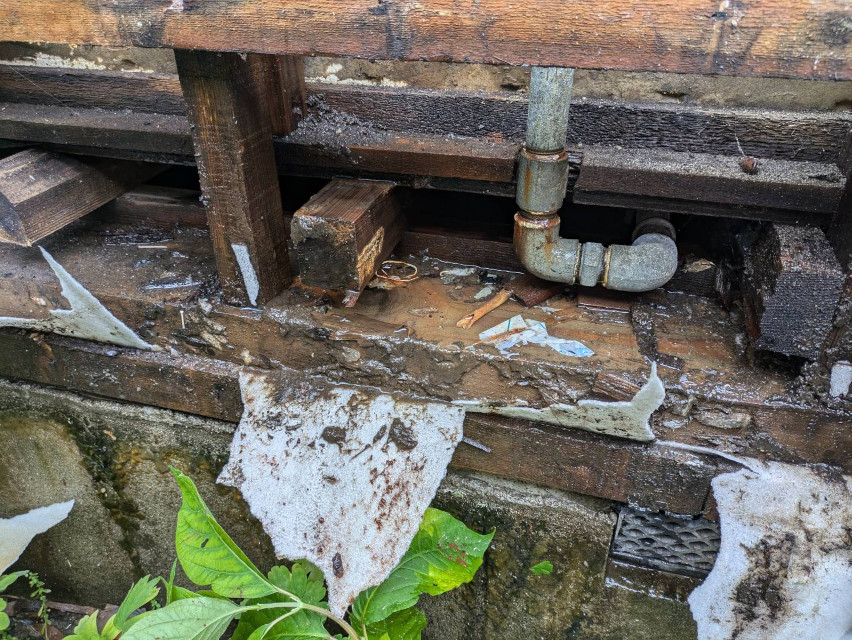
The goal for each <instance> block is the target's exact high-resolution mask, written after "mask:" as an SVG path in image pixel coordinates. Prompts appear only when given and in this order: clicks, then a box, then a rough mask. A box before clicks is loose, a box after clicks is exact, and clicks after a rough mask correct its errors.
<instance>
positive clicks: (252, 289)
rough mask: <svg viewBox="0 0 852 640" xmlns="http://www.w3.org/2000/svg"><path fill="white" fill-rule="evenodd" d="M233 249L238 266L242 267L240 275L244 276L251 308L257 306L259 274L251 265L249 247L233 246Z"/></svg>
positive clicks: (242, 245)
mask: <svg viewBox="0 0 852 640" xmlns="http://www.w3.org/2000/svg"><path fill="white" fill-rule="evenodd" d="M231 249H233V250H234V255H235V256H236V258H237V265H238V266H239V267H240V273H241V274H242V275H243V284H245V287H246V294H248V299H249V302H251V306H253V307H256V306H257V294H258V293H260V282H259V281H258V279H257V272H256V271H255V270H254V266H253V265H252V263H251V256H250V255H249V250H248V247H247V246H246V245H244V244H232V245H231Z"/></svg>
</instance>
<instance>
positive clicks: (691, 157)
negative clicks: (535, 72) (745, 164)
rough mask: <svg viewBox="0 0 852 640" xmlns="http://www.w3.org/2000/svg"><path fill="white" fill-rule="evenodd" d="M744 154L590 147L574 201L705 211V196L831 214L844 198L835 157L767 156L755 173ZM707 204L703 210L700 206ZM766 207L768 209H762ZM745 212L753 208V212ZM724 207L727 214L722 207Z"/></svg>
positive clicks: (771, 210) (776, 211) (773, 212)
mask: <svg viewBox="0 0 852 640" xmlns="http://www.w3.org/2000/svg"><path fill="white" fill-rule="evenodd" d="M741 160H742V157H736V156H714V155H705V154H701V155H699V154H688V153H678V152H671V151H650V150H641V151H640V150H637V149H633V150H631V153H621V152H619V150H618V149H615V148H611V147H606V148H604V147H596V148H591V149H588V148H587V149H585V151H584V153H583V164H582V168H581V170H580V177H579V178H578V179H577V182H576V184H575V185H574V193H573V201H574V202H575V203H580V204H600V205H609V206H623V207H631V208H636V207H639V208H649V209H659V210H663V211H687V212H690V206H689V205H688V204H685V203H686V202H689V201H693V202H694V205H693V209H694V212H695V213H703V212H706V203H707V202H713V203H714V204H715V203H718V204H721V205H723V206H724V205H729V206H730V207H731V210H730V213H729V215H733V216H734V217H736V214H735V209H733V207H760V208H765V209H767V210H768V211H766V212H760V211H754V210H751V211H750V212H749V214H750V215H752V216H753V217H756V218H758V219H760V218H764V216H767V215H768V216H770V217H775V216H783V215H784V214H783V213H782V212H783V211H793V212H796V213H795V214H793V215H792V220H791V221H800V218H801V214H800V213H799V212H811V213H814V214H821V215H822V217H821V219H823V220H824V221H830V220H831V219H832V218H833V217H834V214H835V212H836V211H837V208H838V206H839V204H840V198H841V196H842V194H843V188H844V176H843V175H842V174H841V173H840V170H839V169H838V168H837V166H836V165H835V164H823V163H810V162H802V163H793V162H789V161H786V160H762V161H760V162H758V164H757V170H756V171H755V172H753V173H749V172H747V171H745V170H744V169H743V168H742V166H741ZM702 209H704V211H702ZM761 213H762V215H761ZM749 214H747V215H749ZM722 215H724V214H722Z"/></svg>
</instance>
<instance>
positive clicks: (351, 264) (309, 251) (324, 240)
mask: <svg viewBox="0 0 852 640" xmlns="http://www.w3.org/2000/svg"><path fill="white" fill-rule="evenodd" d="M395 186H396V185H394V184H393V183H392V182H379V181H374V180H332V181H331V182H329V183H328V184H327V185H326V186H325V187H323V188H322V189H321V190H320V191H319V193H317V194H316V195H314V196H313V197H312V198H311V199H310V200H308V202H307V203H305V205H304V206H302V207H301V208H300V209H299V210H298V211H296V213H295V214H294V215H293V222H292V224H291V233H292V239H293V246H294V248H295V250H296V253H297V256H298V260H299V277H300V278H301V280H302V282H303V283H304V284H306V285H308V286H313V287H320V288H323V289H331V290H335V291H342V292H345V294H346V296H347V299H348V300H351V302H352V303H353V304H354V301H355V300H356V299H357V298H358V295H360V293H361V291H362V290H363V289H364V287H366V286H367V284H368V283H369V282H370V281H371V280H372V279H373V277H374V276H375V273H376V269H378V268H379V267H380V266H381V264H382V262H383V261H384V260H385V258H387V257H388V256H389V255H390V253H391V251H393V248H394V247H395V246H396V245H397V243H398V242H399V240H400V238H401V237H402V234H403V232H404V231H405V217H404V216H403V213H402V206H401V202H400V200H399V197H398V194H397V193H396V192H395V191H394V188H395Z"/></svg>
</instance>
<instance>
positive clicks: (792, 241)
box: [742, 224, 846, 360]
mask: <svg viewBox="0 0 852 640" xmlns="http://www.w3.org/2000/svg"><path fill="white" fill-rule="evenodd" d="M744 253H745V259H744V262H745V265H744V269H743V282H742V291H743V302H744V306H743V309H744V311H745V319H746V329H747V330H748V332H749V336H750V337H751V339H752V344H753V345H754V346H755V348H757V349H761V350H766V351H772V352H774V353H781V354H784V355H787V356H796V357H800V358H806V359H808V360H816V359H817V358H819V356H820V355H821V353H822V348H823V345H824V344H825V341H826V338H827V337H828V334H829V332H830V331H831V328H832V319H833V317H834V311H835V307H836V306H837V303H838V302H839V300H840V294H841V291H842V290H843V283H844V281H845V279H846V276H845V275H844V273H843V270H842V269H841V268H840V264H839V263H838V262H837V258H836V257H835V255H834V251H833V250H832V248H831V245H830V244H829V242H828V239H827V238H826V237H825V234H823V232H822V230H821V229H818V228H816V227H793V226H789V225H780V224H772V225H768V226H767V228H766V229H765V230H764V232H763V233H762V234H761V236H760V237H759V238H758V239H757V240H756V241H755V242H754V244H752V245H750V246H748V247H746V248H745V251H744Z"/></svg>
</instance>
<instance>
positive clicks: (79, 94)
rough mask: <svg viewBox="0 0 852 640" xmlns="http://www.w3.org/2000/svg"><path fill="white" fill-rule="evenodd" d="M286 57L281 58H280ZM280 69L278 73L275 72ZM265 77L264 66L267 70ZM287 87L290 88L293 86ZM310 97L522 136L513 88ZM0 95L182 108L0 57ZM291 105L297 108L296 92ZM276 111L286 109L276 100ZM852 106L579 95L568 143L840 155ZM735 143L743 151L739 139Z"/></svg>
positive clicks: (88, 73)
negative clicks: (754, 105) (793, 107)
mask: <svg viewBox="0 0 852 640" xmlns="http://www.w3.org/2000/svg"><path fill="white" fill-rule="evenodd" d="M258 57H260V58H264V59H266V60H268V61H271V62H270V64H272V63H274V62H275V61H276V60H278V61H279V62H277V64H278V65H279V69H280V70H281V71H282V73H281V74H280V75H279V77H283V78H284V80H283V81H282V82H281V85H283V86H284V88H283V89H282V91H281V93H279V94H278V95H279V96H280V95H284V93H283V92H284V91H285V90H287V91H291V90H290V89H287V86H289V83H296V82H297V81H298V80H299V79H301V78H302V73H301V72H300V70H299V69H298V68H297V66H298V59H295V62H294V59H293V58H286V59H285V60H284V61H283V62H282V61H280V59H278V58H276V57H274V56H272V57H270V56H258ZM285 65H286V66H285ZM284 71H286V73H283V72H284ZM266 77H267V78H272V76H270V75H267V76H266ZM301 90H304V89H303V88H302V87H300V88H299V89H295V88H293V89H292V95H293V96H294V97H298V95H299V91H301ZM307 92H308V93H309V94H312V95H314V97H315V99H316V102H317V104H318V105H321V106H322V107H323V108H327V109H331V110H332V111H337V112H341V113H345V114H348V115H350V116H355V117H356V118H358V119H359V120H360V121H362V122H366V123H373V124H375V126H377V127H381V128H383V129H387V130H391V131H400V132H402V131H405V132H408V133H409V134H414V133H417V134H428V135H446V134H454V135H458V136H468V137H475V138H489V139H493V140H497V141H499V140H504V141H510V142H517V143H519V142H522V141H523V138H524V135H525V131H526V118H527V99H526V94H521V93H509V92H501V93H482V92H471V91H448V90H428V89H409V88H404V87H402V88H397V87H394V88H389V87H364V86H348V85H343V84H337V85H335V84H308V85H307ZM0 102H26V103H31V104H44V105H48V106H66V107H68V108H72V109H91V108H102V109H108V110H126V109H130V110H132V111H144V112H151V113H159V114H163V115H184V114H185V113H186V106H185V104H184V101H183V95H182V93H181V89H180V83H179V81H178V78H177V76H176V75H169V74H149V73H122V72H117V71H93V70H88V69H56V68H45V67H29V66H9V65H0ZM291 104H292V109H291V111H290V113H294V114H295V113H296V110H300V111H302V113H303V114H304V113H305V107H304V104H302V103H301V102H300V101H299V100H298V99H296V100H294V101H293V102H292V103H291ZM275 113H282V114H286V113H287V111H286V110H285V109H283V108H280V109H276V110H275ZM850 130H852V115H850V114H849V113H846V112H841V111H837V112H815V111H810V112H789V111H777V110H759V109H740V108H729V107H707V106H696V105H685V104H671V103H662V102H651V103H646V102H625V101H620V100H603V99H584V100H577V101H575V103H574V104H572V105H571V120H570V127H569V133H568V143H569V144H571V145H577V144H583V145H586V146H588V145H599V146H622V147H630V148H634V147H635V148H640V149H642V148H662V149H668V150H670V151H684V152H692V153H711V154H721V155H735V154H740V153H745V154H748V155H749V156H753V157H756V158H776V159H781V160H784V159H786V160H798V161H803V160H809V161H813V162H841V160H842V159H843V157H844V152H845V143H846V138H847V137H848V136H849V133H850ZM741 148H742V152H741V151H740V149H741Z"/></svg>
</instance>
